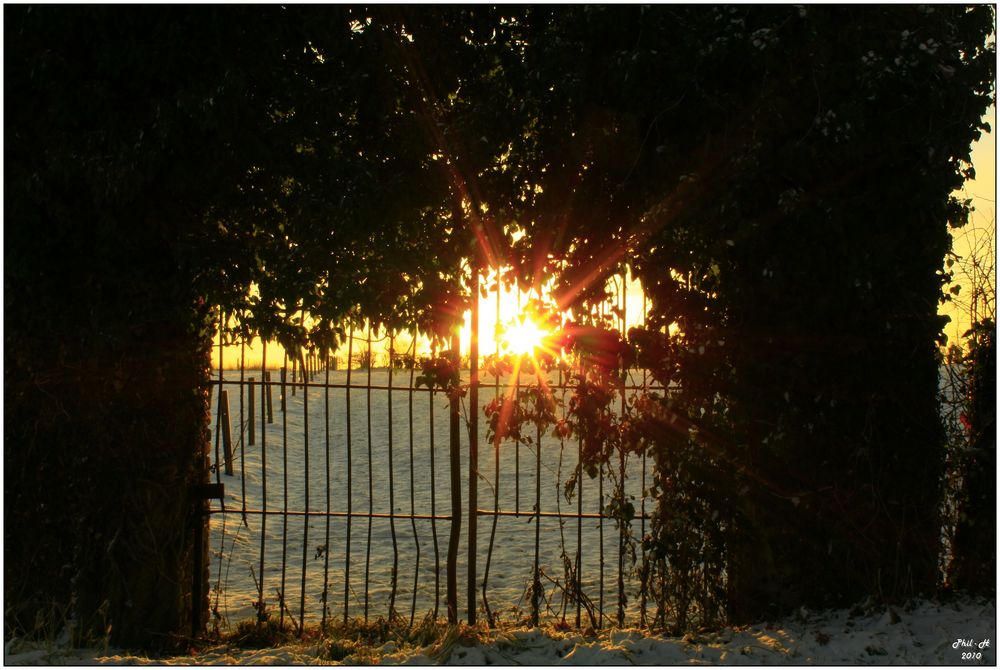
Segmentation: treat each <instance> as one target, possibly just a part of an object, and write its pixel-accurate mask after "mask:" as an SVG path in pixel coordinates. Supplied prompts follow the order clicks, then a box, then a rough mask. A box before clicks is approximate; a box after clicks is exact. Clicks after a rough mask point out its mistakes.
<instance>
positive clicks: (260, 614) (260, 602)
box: [257, 337, 271, 623]
mask: <svg viewBox="0 0 1000 670" xmlns="http://www.w3.org/2000/svg"><path fill="white" fill-rule="evenodd" d="M261 342H262V345H263V346H262V350H263V353H262V354H261V356H262V358H261V362H260V376H261V379H266V380H267V381H266V382H264V384H265V386H266V393H261V394H260V497H261V503H260V504H261V509H262V510H267V425H266V424H265V422H264V421H265V418H270V414H271V413H270V407H271V377H270V374H269V373H268V371H267V340H265V339H264V338H263V337H261ZM262 391H263V389H262ZM265 399H266V406H265ZM265 410H267V412H266V414H267V416H266V417H265ZM266 537H267V514H261V515H260V574H259V576H258V581H257V621H258V622H259V623H262V622H264V621H266V620H267V613H266V611H265V608H264V549H265V547H264V539H265V538H266Z"/></svg>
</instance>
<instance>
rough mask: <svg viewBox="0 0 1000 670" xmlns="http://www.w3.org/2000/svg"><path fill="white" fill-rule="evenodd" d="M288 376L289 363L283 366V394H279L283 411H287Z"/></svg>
mask: <svg viewBox="0 0 1000 670" xmlns="http://www.w3.org/2000/svg"><path fill="white" fill-rule="evenodd" d="M287 378H288V366H287V365H282V366H281V395H280V396H279V398H280V399H281V411H282V412H284V411H285V382H286V380H287ZM293 388H294V387H293Z"/></svg>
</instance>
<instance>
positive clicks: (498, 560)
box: [206, 282, 669, 632]
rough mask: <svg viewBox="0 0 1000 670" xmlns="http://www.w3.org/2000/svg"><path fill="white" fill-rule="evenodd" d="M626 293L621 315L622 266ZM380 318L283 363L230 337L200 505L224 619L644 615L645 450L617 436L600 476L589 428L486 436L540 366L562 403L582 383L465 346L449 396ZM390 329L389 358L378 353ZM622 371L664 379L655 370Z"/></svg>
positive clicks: (222, 357)
mask: <svg viewBox="0 0 1000 670" xmlns="http://www.w3.org/2000/svg"><path fill="white" fill-rule="evenodd" d="M618 298H619V300H620V303H619V304H620V306H621V309H620V311H619V312H618V318H619V319H620V326H621V328H622V331H624V326H625V323H626V322H625V310H624V305H625V288H624V282H622V283H621V286H620V292H619V294H618ZM643 311H644V309H643ZM499 314H500V303H499V297H498V298H497V315H496V316H497V321H499ZM377 335H378V334H377V333H373V332H372V330H371V329H370V328H366V329H365V330H364V331H362V332H361V333H360V334H358V333H355V332H351V333H350V334H349V336H348V338H347V341H346V342H345V343H344V347H343V349H344V350H346V361H345V360H344V359H337V358H333V357H330V358H326V359H321V358H320V357H318V356H315V355H310V354H303V355H293V356H291V357H288V356H286V357H285V359H284V361H283V364H282V365H281V366H280V367H268V366H267V365H266V364H265V363H264V362H261V363H259V364H255V366H254V367H253V368H250V367H248V366H247V365H246V351H247V343H244V342H237V343H221V344H219V345H218V356H217V358H216V360H215V369H214V371H213V376H212V379H213V383H212V390H213V404H212V407H213V408H214V410H213V412H214V416H213V420H214V449H213V452H212V455H213V457H212V473H213V479H214V481H215V482H216V483H217V484H221V485H223V487H224V495H223V496H222V498H221V500H215V501H214V502H213V503H212V507H211V509H209V510H207V512H206V516H207V517H208V520H209V521H208V522H209V527H210V542H211V545H210V546H211V547H212V556H211V559H212V561H211V566H210V574H211V587H212V592H211V612H212V617H213V619H212V621H213V623H214V625H215V626H217V627H219V628H225V627H231V628H232V627H235V625H236V624H237V623H238V622H240V621H245V620H257V621H265V620H268V619H274V620H277V621H278V622H279V624H282V625H285V624H287V625H290V626H292V627H293V628H294V629H296V630H298V631H299V632H301V631H303V630H304V629H305V628H306V627H307V626H309V625H317V624H318V625H320V626H325V625H327V624H328V623H333V622H336V621H347V620H349V619H351V618H355V617H357V618H361V619H364V620H365V621H368V620H371V619H373V618H384V619H388V620H390V621H395V620H401V621H403V622H407V623H409V624H410V625H412V624H413V622H414V621H415V620H418V619H419V618H423V617H424V616H427V615H431V616H433V617H435V618H437V617H439V616H442V615H444V614H446V613H447V614H448V615H450V618H451V619H452V620H457V619H458V618H460V617H462V616H463V615H464V616H465V617H467V618H468V620H469V621H470V622H475V621H476V620H477V617H479V616H483V617H485V620H486V621H487V622H488V623H490V624H500V623H503V622H507V621H516V622H524V621H527V622H530V623H533V624H538V623H540V622H541V621H543V620H552V621H559V622H561V623H563V624H568V625H575V626H577V627H585V626H592V627H595V628H597V627H601V626H607V625H610V624H615V625H619V626H620V625H624V624H625V623H631V624H635V625H642V624H644V623H645V622H646V621H647V612H646V598H647V593H646V587H645V585H644V584H642V583H641V582H642V580H641V579H640V578H639V575H641V574H643V572H644V570H645V566H646V558H645V556H644V555H643V552H642V551H641V548H640V547H639V546H638V544H639V543H640V542H641V539H642V537H643V536H644V535H645V533H646V531H647V527H648V522H649V520H650V516H649V509H651V508H650V507H649V505H648V504H647V503H648V502H649V501H648V500H647V498H648V496H647V493H648V489H649V477H650V473H651V471H652V468H651V467H650V464H648V463H647V459H646V457H645V456H635V455H628V454H625V453H623V452H622V453H618V454H616V455H615V456H614V458H613V459H612V460H610V461H608V462H607V463H606V464H603V465H602V466H601V467H600V468H599V471H598V475H597V476H596V477H593V478H591V477H588V476H586V475H584V474H582V473H577V476H575V477H574V476H573V475H574V472H576V471H577V470H578V466H580V463H581V459H582V448H583V447H582V443H581V441H580V440H579V439H578V438H576V437H565V438H560V437H558V436H556V435H555V434H553V432H552V431H547V432H545V433H542V432H541V431H539V430H537V429H536V428H535V427H534V426H528V425H525V426H523V427H522V431H526V432H527V433H530V435H529V439H525V440H523V441H521V442H512V441H510V440H507V439H496V438H493V439H490V436H489V435H488V426H489V421H488V418H487V417H486V415H485V414H484V413H483V407H484V406H485V405H487V404H489V403H490V402H492V401H494V400H496V399H498V398H500V399H503V398H505V397H513V398H518V397H519V394H522V393H525V392H526V390H525V389H526V388H527V386H528V385H529V384H530V383H531V382H540V381H544V382H545V384H544V386H546V387H547V389H548V392H549V393H551V394H552V397H553V398H555V399H557V400H558V401H559V402H558V403H557V410H556V418H557V419H565V418H566V415H567V398H568V397H570V394H571V393H572V392H573V390H574V388H575V387H576V383H575V382H573V381H572V380H570V379H568V378H567V377H566V375H565V374H564V372H563V370H562V369H556V370H553V371H552V372H551V373H548V374H547V376H545V378H544V379H539V377H542V376H543V375H533V374H528V373H527V372H526V371H522V372H521V373H520V374H517V375H513V374H507V375H499V374H490V373H487V372H485V371H484V370H482V369H478V361H477V358H478V356H471V357H470V363H471V364H472V365H471V366H470V367H471V368H472V369H466V370H462V371H461V373H460V376H461V383H462V385H463V386H464V387H465V388H466V389H467V390H468V389H469V387H470V385H471V384H473V383H474V387H475V390H476V393H469V394H468V395H467V396H466V397H458V395H456V394H453V395H452V396H451V397H449V394H448V393H447V392H445V391H443V390H442V389H440V388H428V387H427V386H418V385H417V384H416V381H417V379H418V377H417V375H419V374H420V372H419V370H418V367H417V366H416V365H414V361H416V360H417V359H418V358H419V357H420V356H418V355H417V353H418V352H417V351H416V349H417V345H416V342H417V338H416V336H415V335H413V334H412V333H411V334H402V335H397V336H395V337H388V336H384V337H378V336H377ZM399 342H404V343H406V344H405V346H403V348H402V351H399V350H398V348H397V345H398V343H399ZM376 345H380V346H381V347H383V349H384V350H387V351H388V358H386V357H384V356H383V357H382V360H378V356H377V352H376V350H375V348H376ZM271 346H272V347H273V346H274V345H273V343H272V345H271ZM266 351H267V345H266V344H265V345H263V355H262V358H261V361H267V360H268V359H267V353H266ZM272 351H273V348H272ZM496 351H497V353H499V351H500V348H499V344H497V346H496ZM491 353H492V352H491ZM359 362H360V363H362V364H363V365H358V363H359ZM380 362H381V363H382V364H383V366H384V367H375V365H377V364H379V363H380ZM390 362H391V363H392V364H391V365H388V363H390ZM227 363H228V365H227ZM620 388H621V389H622V390H623V391H624V392H625V393H634V392H643V393H653V394H663V393H667V392H668V390H669V389H664V388H663V387H657V386H655V385H653V384H652V383H651V380H650V379H648V375H647V374H646V372H645V371H643V370H632V371H630V372H629V374H628V378H627V379H626V380H625V381H624V383H623V384H622V385H621V386H620ZM625 393H623V394H622V400H621V406H620V407H619V408H618V411H620V412H625V411H626V404H625V403H626V399H625ZM470 396H473V397H470ZM474 396H478V397H474ZM470 400H475V402H470ZM456 413H457V416H458V417H459V430H458V432H457V433H456V432H455V431H454V423H453V420H454V418H455V416H456ZM456 468H457V476H458V479H457V481H458V486H457V487H456V486H455V481H456V480H455V479H454V477H455V476H456ZM616 501H617V503H618V504H619V507H621V505H622V504H624V503H625V502H626V501H628V503H629V504H630V505H633V506H634V510H635V511H634V515H633V516H632V518H631V526H627V525H626V524H622V523H619V522H618V519H617V518H615V517H614V516H613V514H612V512H611V511H610V510H611V508H612V507H613V505H612V503H615V502H616ZM484 503H485V504H484ZM462 510H464V511H462ZM448 512H450V513H448ZM456 512H461V513H456ZM463 517H464V518H463ZM477 519H484V523H482V524H477V523H476V520H477ZM458 584H466V585H467V586H468V588H467V589H464V590H463V589H461V588H460V587H457V585H458ZM456 587H457V588H456ZM459 594H461V598H459Z"/></svg>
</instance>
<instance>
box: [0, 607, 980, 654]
mask: <svg viewBox="0 0 1000 670" xmlns="http://www.w3.org/2000/svg"><path fill="white" fill-rule="evenodd" d="M476 637H477V636H473V635H468V634H467V635H464V636H462V635H450V636H448V635H446V636H445V637H444V638H443V639H442V640H440V641H438V642H436V643H434V644H431V645H428V646H426V647H403V648H397V646H396V645H395V644H394V643H392V642H388V643H386V644H384V645H382V646H381V647H372V648H365V649H361V650H358V651H356V652H355V653H353V654H352V655H350V656H347V657H346V658H344V659H342V660H341V661H339V662H333V661H329V660H325V659H326V658H327V655H326V654H324V653H323V649H324V647H323V645H316V644H312V645H285V646H280V647H277V648H273V649H253V650H250V649H239V648H233V647H228V646H216V647H211V648H208V649H204V650H201V651H199V652H197V653H192V654H189V655H185V656H174V657H166V658H153V659H151V658H148V657H145V656H135V655H131V654H128V653H124V652H122V651H120V650H114V649H108V650H93V649H87V650H82V649H69V648H66V647H62V646H60V645H58V644H53V645H49V646H46V645H39V644H26V643H22V642H18V641H8V642H6V644H5V645H4V664H5V665H10V664H60V665H90V664H113V665H132V664H140V665H141V664H162V665H215V664H227V665H231V664H253V665H298V664H310V665H313V664H328V663H329V664H343V665H361V664H364V665H367V664H404V665H406V664H409V665H417V664H419V665H424V664H448V665H633V664H635V665H680V664H695V665H723V664H725V665H730V664H731V665H948V666H967V665H996V649H995V644H996V640H995V638H996V603H995V601H992V602H986V601H984V600H980V599H974V598H969V597H966V598H962V599H960V600H957V601H955V602H949V603H939V602H931V601H917V602H915V603H913V604H912V605H911V606H909V607H902V608H898V609H889V608H884V607H881V608H869V611H868V612H867V613H858V610H857V609H855V610H853V614H852V611H849V610H834V611H823V612H807V611H802V612H800V613H799V614H798V615H796V616H793V617H789V618H787V619H785V620H783V621H778V622H773V623H761V624H757V625H754V626H749V627H745V628H739V629H730V628H727V629H724V630H721V631H718V632H712V633H704V634H699V635H695V636H687V637H684V638H667V637H659V636H653V635H646V634H644V633H642V632H640V631H636V630H611V631H605V632H602V633H600V634H599V635H596V636H583V635H581V634H579V633H554V632H551V631H547V630H543V629H534V630H525V629H514V630H506V631H504V632H500V633H490V634H488V635H487V634H481V635H480V636H478V637H479V639H478V640H477V639H476Z"/></svg>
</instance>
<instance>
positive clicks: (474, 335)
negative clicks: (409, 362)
mask: <svg viewBox="0 0 1000 670" xmlns="http://www.w3.org/2000/svg"><path fill="white" fill-rule="evenodd" d="M471 331H472V332H471V333H470V334H469V558H468V589H467V591H468V593H467V595H468V604H467V608H468V612H467V614H468V621H469V625H470V626H475V625H476V551H477V541H476V534H477V532H478V521H479V516H478V514H477V510H478V508H479V266H478V264H476V263H473V267H472V316H471Z"/></svg>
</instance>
